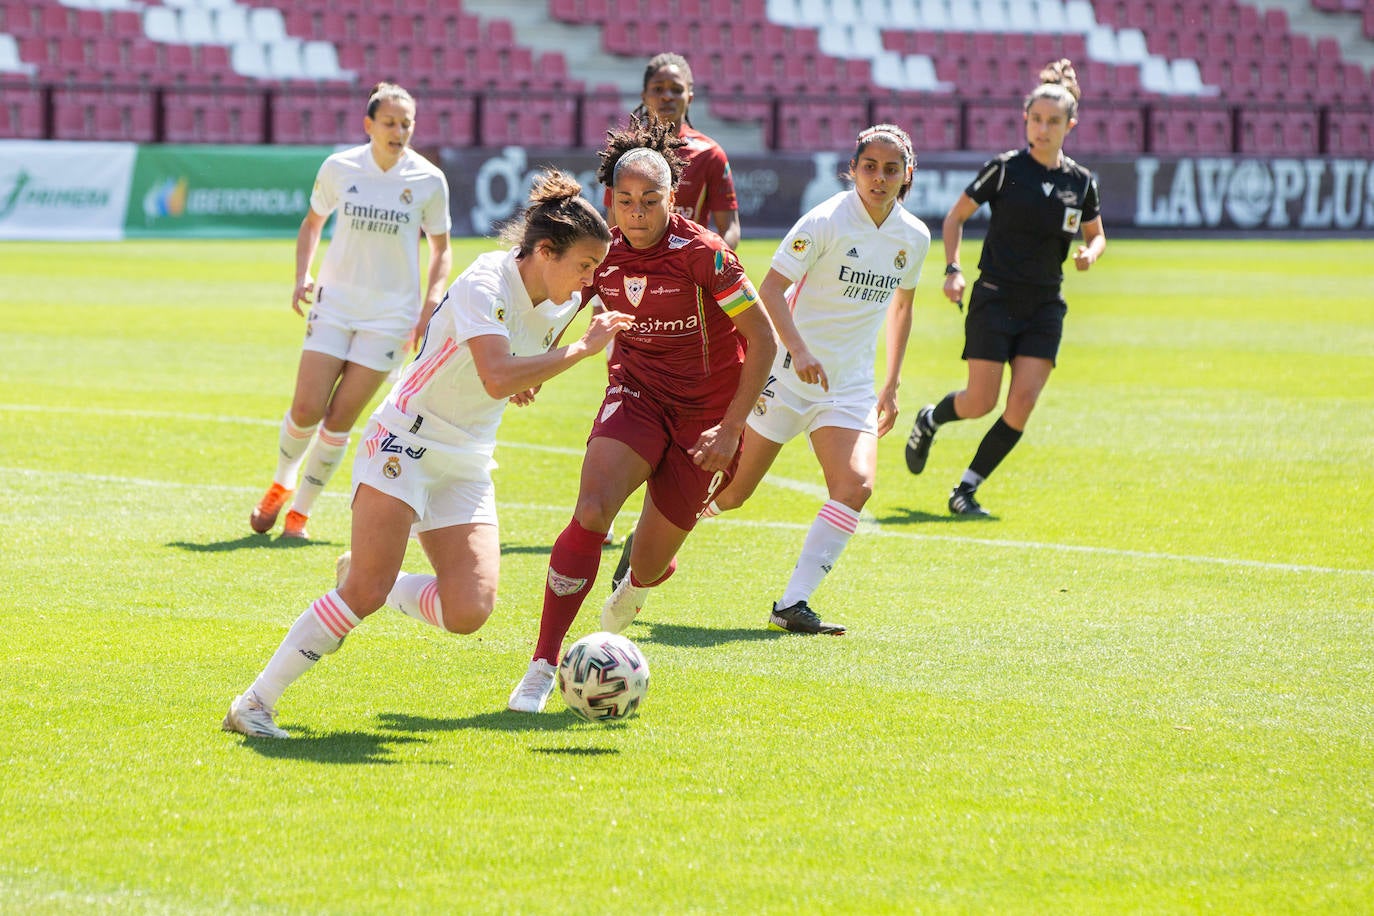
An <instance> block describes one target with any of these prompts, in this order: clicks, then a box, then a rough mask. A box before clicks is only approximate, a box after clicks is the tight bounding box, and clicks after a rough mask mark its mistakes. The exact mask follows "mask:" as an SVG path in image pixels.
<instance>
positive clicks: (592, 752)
mask: <svg viewBox="0 0 1374 916" xmlns="http://www.w3.org/2000/svg"><path fill="white" fill-rule="evenodd" d="M530 752H531V753H535V754H565V755H567V756H569V757H604V756H606V755H608V754H619V753H620V751H619V750H618V749H617V748H613V747H532V748H530Z"/></svg>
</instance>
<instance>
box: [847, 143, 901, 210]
mask: <svg viewBox="0 0 1374 916" xmlns="http://www.w3.org/2000/svg"><path fill="white" fill-rule="evenodd" d="M875 140H881V141H883V142H885V143H891V144H892V145H893V146H895V147H897V149H898V150H899V151H900V152H901V154H902V161H903V162H904V163H906V180H905V181H904V182H902V189H901V190H900V191H898V192H897V199H898V200H903V199H905V198H906V192H907V191H910V190H911V176H912V175H913V174H914V173H915V171H916V147H915V146H913V145H912V143H911V135H910V134H908V133H907V132H906V131H904V130H902V129H901V128H900V127H898V126H897V125H896V124H874V125H873V126H872V127H868V128H865V129H864V130H861V131H859V139H858V140H857V141H855V143H854V154H853V155H852V156H850V157H849V175H850V177H851V178H852V177H854V163H856V162H858V161H859V157H860V156H862V155H863V151H864V150H866V149H868V145H869V144H870V143H872V142H874V141H875Z"/></svg>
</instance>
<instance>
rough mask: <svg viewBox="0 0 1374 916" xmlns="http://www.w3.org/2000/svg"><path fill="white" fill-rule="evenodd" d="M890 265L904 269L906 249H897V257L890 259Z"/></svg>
mask: <svg viewBox="0 0 1374 916" xmlns="http://www.w3.org/2000/svg"><path fill="white" fill-rule="evenodd" d="M892 266H893V267H895V268H897V269H898V270H905V269H906V249H905V248H901V249H898V251H897V257H895V258H893V259H892Z"/></svg>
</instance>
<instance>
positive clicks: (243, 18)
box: [214, 5, 249, 45]
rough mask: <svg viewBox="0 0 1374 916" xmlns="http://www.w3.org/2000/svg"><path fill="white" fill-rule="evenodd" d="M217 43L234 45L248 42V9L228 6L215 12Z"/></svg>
mask: <svg viewBox="0 0 1374 916" xmlns="http://www.w3.org/2000/svg"><path fill="white" fill-rule="evenodd" d="M214 29H215V41H216V42H217V43H219V44H224V45H232V44H237V43H238V42H240V41H246V40H248V37H249V35H248V9H247V7H243V6H237V5H235V6H226V7H224V8H223V9H219V10H216V11H215V18H214Z"/></svg>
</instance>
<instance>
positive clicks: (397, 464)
mask: <svg viewBox="0 0 1374 916" xmlns="http://www.w3.org/2000/svg"><path fill="white" fill-rule="evenodd" d="M382 476H383V477H385V478H386V479H387V480H395V479H396V478H397V477H400V476H401V459H399V458H397V457H396V456H395V455H392V456H391V457H390V458H388V459H387V460H386V464H384V465H382Z"/></svg>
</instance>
